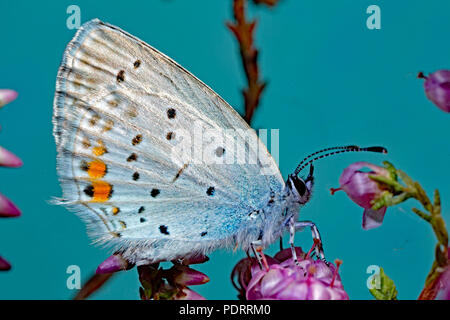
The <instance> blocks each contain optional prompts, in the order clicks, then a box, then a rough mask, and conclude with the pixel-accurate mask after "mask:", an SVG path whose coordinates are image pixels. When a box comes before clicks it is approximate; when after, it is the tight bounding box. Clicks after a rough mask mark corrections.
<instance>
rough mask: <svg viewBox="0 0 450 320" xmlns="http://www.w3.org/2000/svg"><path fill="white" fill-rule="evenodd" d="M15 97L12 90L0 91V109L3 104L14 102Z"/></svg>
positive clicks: (15, 94) (14, 92)
mask: <svg viewBox="0 0 450 320" xmlns="http://www.w3.org/2000/svg"><path fill="white" fill-rule="evenodd" d="M17 95H18V94H17V92H16V91H14V90H9V89H0V108H1V107H3V106H4V105H5V104H7V103H10V102H11V101H13V100H15V99H16V98H17Z"/></svg>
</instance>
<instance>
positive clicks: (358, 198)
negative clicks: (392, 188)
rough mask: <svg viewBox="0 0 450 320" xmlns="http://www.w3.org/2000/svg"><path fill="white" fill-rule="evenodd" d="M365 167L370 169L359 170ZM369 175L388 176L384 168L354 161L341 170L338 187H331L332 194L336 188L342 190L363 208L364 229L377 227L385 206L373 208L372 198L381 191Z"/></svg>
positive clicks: (384, 211) (380, 222)
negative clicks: (377, 208)
mask: <svg viewBox="0 0 450 320" xmlns="http://www.w3.org/2000/svg"><path fill="white" fill-rule="evenodd" d="M364 167H367V168H369V169H371V170H372V171H370V172H367V171H360V169H362V168H364ZM370 175H383V176H386V177H389V173H388V171H387V170H386V169H384V168H382V167H379V166H376V165H373V164H371V163H368V162H355V163H353V164H351V165H350V166H348V167H347V168H346V169H345V170H344V172H342V175H341V177H340V178H339V184H340V188H337V189H331V193H332V194H334V193H335V192H336V191H338V190H343V191H344V192H345V193H347V195H348V196H349V197H350V199H352V200H353V201H354V202H355V203H356V204H357V205H359V206H360V207H363V208H364V214H363V222H362V227H363V229H365V230H369V229H373V228H377V227H379V226H380V225H381V224H382V222H383V219H384V215H385V213H386V209H387V208H386V207H383V208H381V209H379V210H373V209H372V205H373V203H372V202H373V200H375V199H376V198H377V197H378V196H380V195H381V193H382V192H383V190H382V189H380V187H379V186H378V184H377V183H376V182H375V181H373V180H372V179H370V177H369V176H370Z"/></svg>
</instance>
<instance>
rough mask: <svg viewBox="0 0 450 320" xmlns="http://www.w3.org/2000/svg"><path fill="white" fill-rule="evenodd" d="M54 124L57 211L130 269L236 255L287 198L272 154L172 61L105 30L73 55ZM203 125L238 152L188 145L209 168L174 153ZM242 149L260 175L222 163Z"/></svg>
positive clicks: (81, 41) (88, 30)
mask: <svg viewBox="0 0 450 320" xmlns="http://www.w3.org/2000/svg"><path fill="white" fill-rule="evenodd" d="M53 123H54V135H55V139H56V144H57V150H58V159H57V165H58V174H59V176H60V181H61V184H62V188H63V199H62V200H61V202H62V203H63V204H65V205H67V206H68V207H69V208H71V209H74V210H75V211H76V212H78V213H79V214H80V216H81V217H82V218H83V219H84V220H85V221H86V223H87V225H88V230H89V233H90V235H91V236H92V237H93V238H94V239H95V240H96V241H99V242H106V243H110V244H113V245H115V246H116V248H117V249H121V250H123V251H124V252H126V253H127V255H128V257H129V258H130V259H132V260H133V259H134V260H139V259H144V258H148V259H149V260H167V259H173V258H175V257H180V256H183V255H186V254H188V253H190V252H203V253H204V252H207V251H209V250H211V249H214V248H216V247H218V246H223V245H234V244H235V242H236V241H238V240H239V239H238V235H242V234H244V233H245V230H246V229H249V228H251V225H249V219H248V216H249V214H251V213H252V212H253V211H255V210H258V209H259V208H261V207H262V206H264V204H265V203H267V201H268V199H269V197H270V196H271V194H273V193H276V192H279V191H280V190H282V189H283V187H284V182H283V179H282V177H281V175H280V172H279V170H278V168H277V166H276V164H275V162H274V160H273V159H272V157H271V156H270V154H269V153H268V151H267V149H266V147H265V146H264V144H263V143H262V142H261V141H260V140H259V139H258V138H257V136H256V133H255V132H254V130H251V129H250V128H249V126H248V125H247V124H246V123H245V121H243V119H242V118H241V117H240V116H239V115H238V114H237V113H236V112H235V111H234V110H233V108H232V107H230V106H229V105H228V104H227V103H226V102H225V101H224V100H223V99H222V98H220V97H219V96H218V95H217V94H216V93H214V92H213V91H212V90H211V89H210V88H209V87H207V86H206V85H205V84H204V83H202V82H201V81H200V80H198V79H197V78H195V77H194V76H193V75H192V74H190V73H189V72H188V71H186V70H185V69H183V68H182V67H181V66H179V65H178V64H177V63H175V62H174V61H173V60H171V59H170V58H168V57H167V56H165V55H163V54H161V53H160V52H158V51H157V50H155V49H154V48H152V47H150V46H149V45H147V44H146V43H144V42H143V41H141V40H139V39H137V38H135V37H133V36H131V35H129V34H128V33H126V32H124V31H122V30H120V29H119V28H117V27H114V26H111V25H108V24H105V23H103V22H101V21H99V20H92V21H90V22H88V23H86V24H85V25H83V26H82V28H80V30H79V31H78V32H77V34H76V36H75V37H74V39H73V40H72V41H71V42H70V43H69V45H68V46H67V49H66V51H65V53H64V57H63V62H62V64H61V67H60V70H59V73H58V78H57V85H56V96H55V102H54V118H53ZM198 124H201V126H202V128H204V132H207V131H208V130H210V131H211V130H212V132H223V130H224V129H233V131H230V132H231V133H233V134H234V135H235V136H236V140H232V139H231V140H230V139H222V141H221V139H220V138H215V137H214V136H213V137H211V136H208V137H207V138H206V139H204V140H203V141H202V140H200V149H195V148H197V147H198V144H197V145H196V144H195V143H196V142H194V140H195V137H196V136H195V135H192V136H193V137H194V138H193V139H192V141H191V142H192V144H193V145H194V147H193V148H194V149H193V150H194V152H193V156H194V157H197V156H198V153H199V152H198V150H201V154H202V155H203V156H204V157H205V158H207V159H210V160H211V161H212V162H211V161H210V162H208V163H205V162H204V161H203V162H201V163H199V162H198V161H197V160H198V159H197V160H195V159H193V158H186V157H185V156H184V153H182V152H181V151H180V152H177V151H174V150H178V149H177V146H178V147H179V146H181V145H182V144H181V143H182V142H186V141H188V140H185V139H187V136H186V135H185V133H186V131H187V133H189V134H194V130H195V129H194V127H196V125H198ZM227 132H228V131H227ZM246 139H247V140H246ZM235 141H236V142H235ZM244 141H247V142H245V148H244V149H245V150H246V152H247V154H248V155H247V157H248V159H250V158H251V157H253V156H255V155H256V154H259V157H257V158H258V159H257V161H256V163H255V162H254V163H252V164H248V163H246V164H242V163H229V164H220V163H215V162H214V161H216V162H220V161H222V162H227V161H229V159H232V158H227V157H233V155H234V156H236V154H238V152H237V149H236V148H238V147H239V145H240V146H242V145H243V144H244ZM235 143H236V144H237V146H235V145H234V144H235ZM219 158H221V159H219ZM252 159H254V158H252ZM231 162H233V161H231ZM234 162H236V161H234ZM262 167H265V169H266V174H262V171H261V169H262ZM267 170H269V171H270V172H271V173H272V174H267Z"/></svg>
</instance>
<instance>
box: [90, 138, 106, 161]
mask: <svg viewBox="0 0 450 320" xmlns="http://www.w3.org/2000/svg"><path fill="white" fill-rule="evenodd" d="M97 143H98V146H96V147H94V148H92V153H93V154H94V156H96V157H100V156H101V155H103V154H105V153H106V147H105V144H104V143H103V141H102V140H98V142H97Z"/></svg>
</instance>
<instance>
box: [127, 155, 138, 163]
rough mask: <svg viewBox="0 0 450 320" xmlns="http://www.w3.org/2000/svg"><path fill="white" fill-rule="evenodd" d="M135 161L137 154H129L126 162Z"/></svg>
mask: <svg viewBox="0 0 450 320" xmlns="http://www.w3.org/2000/svg"><path fill="white" fill-rule="evenodd" d="M136 160H137V154H136V153H132V154H130V156H129V157H128V158H127V161H128V162H131V161H136Z"/></svg>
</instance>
